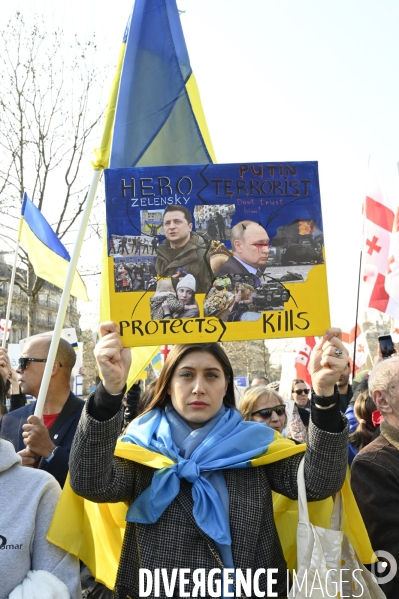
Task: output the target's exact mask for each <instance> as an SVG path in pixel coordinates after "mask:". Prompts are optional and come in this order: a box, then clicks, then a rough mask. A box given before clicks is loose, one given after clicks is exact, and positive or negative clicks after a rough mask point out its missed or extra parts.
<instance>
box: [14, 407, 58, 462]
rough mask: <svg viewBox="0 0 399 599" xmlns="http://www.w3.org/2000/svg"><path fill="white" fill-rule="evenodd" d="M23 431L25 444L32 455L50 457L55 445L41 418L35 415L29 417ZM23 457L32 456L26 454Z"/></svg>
mask: <svg viewBox="0 0 399 599" xmlns="http://www.w3.org/2000/svg"><path fill="white" fill-rule="evenodd" d="M22 430H23V431H24V432H23V433H22V437H23V440H24V443H25V445H27V446H28V449H29V450H30V452H31V453H33V454H35V455H38V456H42V457H43V458H48V457H50V455H51V452H52V451H53V449H54V448H55V445H54V443H53V442H52V440H51V439H50V435H49V432H48V429H47V428H46V425H45V424H44V422H43V420H42V419H41V418H38V417H37V416H33V415H32V416H29V418H28V424H24V425H23V427H22ZM22 457H31V455H30V454H29V456H28V454H25V455H24V456H22Z"/></svg>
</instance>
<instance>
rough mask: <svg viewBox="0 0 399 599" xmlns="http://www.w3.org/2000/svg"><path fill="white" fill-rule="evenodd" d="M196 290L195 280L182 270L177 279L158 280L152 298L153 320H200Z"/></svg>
mask: <svg viewBox="0 0 399 599" xmlns="http://www.w3.org/2000/svg"><path fill="white" fill-rule="evenodd" d="M195 289H196V281H195V278H194V277H193V275H191V274H189V273H186V272H185V271H183V270H182V269H180V272H179V273H178V274H177V276H175V277H171V278H166V279H160V280H158V282H157V284H156V290H155V293H154V295H153V296H152V297H151V298H150V308H151V319H152V320H165V319H170V318H198V317H199V315H200V313H199V307H198V304H197V301H196V299H195Z"/></svg>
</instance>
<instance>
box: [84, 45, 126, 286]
mask: <svg viewBox="0 0 399 599" xmlns="http://www.w3.org/2000/svg"><path fill="white" fill-rule="evenodd" d="M125 51H126V43H125V42H124V43H122V47H121V49H120V52H119V56H118V62H117V64H116V69H115V74H114V78H113V80H112V85H111V93H110V95H109V100H108V106H107V110H106V111H105V118H104V129H103V135H102V138H101V142H100V147H99V148H95V149H94V154H95V157H96V159H95V160H92V161H91V163H92V165H93V168H94V170H95V171H99V170H101V169H104V168H108V165H109V156H110V153H111V142H112V132H113V128H114V121H115V111H116V103H117V100H118V92H119V83H120V79H121V73H122V66H123V60H124V58H125ZM107 293H108V290H107Z"/></svg>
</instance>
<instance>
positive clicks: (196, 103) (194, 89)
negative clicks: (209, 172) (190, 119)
mask: <svg viewBox="0 0 399 599" xmlns="http://www.w3.org/2000/svg"><path fill="white" fill-rule="evenodd" d="M186 90H187V94H188V97H189V99H190V103H191V108H192V109H193V112H194V116H195V118H196V120H197V123H198V127H199V129H200V131H201V135H202V138H203V140H204V143H205V145H206V149H207V150H208V153H209V156H210V157H211V158H212V162H213V163H216V157H215V152H214V151H213V146H212V142H211V136H210V135H209V130H208V125H207V124H206V119H205V114H204V110H203V108H202V103H201V98H200V94H199V89H198V85H197V81H196V79H195V77H194V74H193V73H191V75H190V77H189V79H188V81H187V83H186Z"/></svg>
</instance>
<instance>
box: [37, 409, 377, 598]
mask: <svg viewBox="0 0 399 599" xmlns="http://www.w3.org/2000/svg"><path fill="white" fill-rule="evenodd" d="M175 418H176V412H174V411H173V412H168V410H167V411H166V413H165V411H161V410H159V409H156V410H152V411H151V412H149V413H147V414H145V415H144V416H142V417H140V418H138V419H136V420H135V421H133V422H132V423H131V425H130V426H129V428H128V430H127V432H126V434H125V435H124V436H123V437H122V439H120V440H119V441H118V443H117V446H116V449H115V456H117V457H121V458H125V459H128V460H132V461H134V462H137V463H140V464H143V465H146V466H149V467H152V468H154V469H155V470H156V472H155V474H154V476H153V478H152V484H151V486H150V487H149V488H148V489H146V490H145V491H144V492H143V493H142V494H141V495H140V496H139V497H138V498H137V499H136V500H135V502H134V503H133V504H132V505H131V506H130V507H129V508H128V506H127V505H126V504H125V503H117V504H96V503H93V502H90V501H88V500H86V499H83V498H82V497H79V496H77V495H76V494H75V493H74V492H73V491H72V489H71V487H70V484H69V477H68V479H67V481H66V483H65V487H64V490H63V493H62V495H61V498H60V501H59V503H58V506H57V509H56V512H55V515H54V518H53V521H52V523H51V526H50V530H49V533H48V536H47V538H48V540H49V541H51V542H52V543H54V544H55V545H58V546H59V547H62V548H63V549H65V550H66V551H69V552H70V553H72V554H74V555H77V556H78V557H79V558H80V559H81V560H82V561H83V562H84V563H85V564H86V565H87V566H88V567H89V569H90V571H91V572H92V573H93V575H94V576H95V578H96V579H97V580H99V581H100V582H102V583H104V584H105V585H106V586H107V587H109V588H113V587H114V584H115V578H116V572H117V568H118V563H119V559H120V552H121V548H122V541H123V536H124V532H125V526H126V520H127V521H130V522H140V523H148V524H149V523H153V522H156V521H157V520H158V519H159V517H160V516H161V515H162V513H163V512H164V510H165V509H166V508H167V507H168V505H169V504H170V503H171V502H172V501H173V499H174V498H175V497H176V496H177V494H178V493H179V489H180V480H181V479H182V478H186V479H187V480H188V481H189V482H191V483H192V485H193V486H192V494H193V501H194V508H193V516H194V518H195V520H196V522H197V524H198V526H200V528H201V529H202V530H204V532H205V533H206V534H208V535H209V536H210V537H211V538H213V539H214V540H215V541H216V542H217V544H218V546H219V545H227V546H228V545H230V543H231V538H230V528H229V522H228V517H227V513H226V505H224V502H223V490H222V491H221V486H222V487H223V482H222V484H221V481H220V479H219V480H216V482H215V479H214V478H213V479H212V477H213V476H214V475H215V474H216V475H217V476H218V475H220V476H221V477H222V478H223V475H222V473H221V471H222V470H225V469H229V468H250V467H256V466H261V465H266V464H270V463H273V462H276V461H278V460H281V459H285V458H288V457H290V456H292V455H295V454H297V453H302V452H304V451H305V449H306V447H305V445H295V444H294V443H293V442H292V441H290V440H288V439H284V438H283V437H282V436H281V435H280V434H279V433H277V432H276V431H274V430H272V429H270V428H269V427H266V426H265V425H263V424H257V423H253V422H246V421H244V420H242V417H241V415H240V414H239V413H238V412H237V411H236V410H233V409H225V408H223V409H222V410H221V411H220V412H218V414H217V415H216V416H215V417H214V419H213V422H212V423H208V424H210V426H208V427H207V428H206V429H205V430H204V427H203V429H197V431H188V435H187V436H186V437H185V438H184V442H185V443H183V444H185V448H184V449H187V447H188V452H187V451H184V449H183V451H182V448H181V445H182V443H181V437H180V438H179V447H178V445H177V444H176V443H175V440H176V430H180V432H181V427H179V426H178V424H179V423H177V428H176V422H175V423H174V421H175ZM190 436H191V437H192V438H191V439H190ZM196 437H199V439H198V438H196ZM198 441H199V442H198ZM187 456H189V457H187ZM347 478H348V477H347ZM223 480H224V479H223ZM224 484H225V483H224ZM342 492H343V505H344V517H343V527H344V530H345V532H346V533H347V534H348V536H349V539H350V541H351V543H352V545H353V546H354V548H355V550H356V551H357V553H358V555H359V557H360V559H362V560H363V561H364V560H366V561H367V560H369V556H370V555H372V549H371V546H370V542H369V539H368V535H367V532H366V529H365V527H364V524H363V521H362V519H361V516H360V513H359V510H358V508H357V505H356V502H355V500H354V498H353V495H352V492H351V490H350V485H349V481H348V480H347V481H346V482H345V484H344V488H343V490H342ZM127 508H128V509H127ZM273 508H274V515H275V521H276V526H277V530H278V533H279V537H280V541H281V544H282V548H283V552H284V556H285V558H286V560H287V564H288V567H289V568H290V569H292V568H293V567H295V565H296V548H295V544H296V527H297V523H298V513H297V502H296V501H293V500H290V499H288V498H287V497H283V496H281V495H278V494H275V493H273ZM309 508H310V510H309V511H310V516H311V520H312V522H313V524H315V525H319V526H324V527H327V528H328V527H329V521H330V516H331V511H332V500H331V499H327V500H324V501H318V502H312V503H310V504H309ZM362 556H367V557H362Z"/></svg>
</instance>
